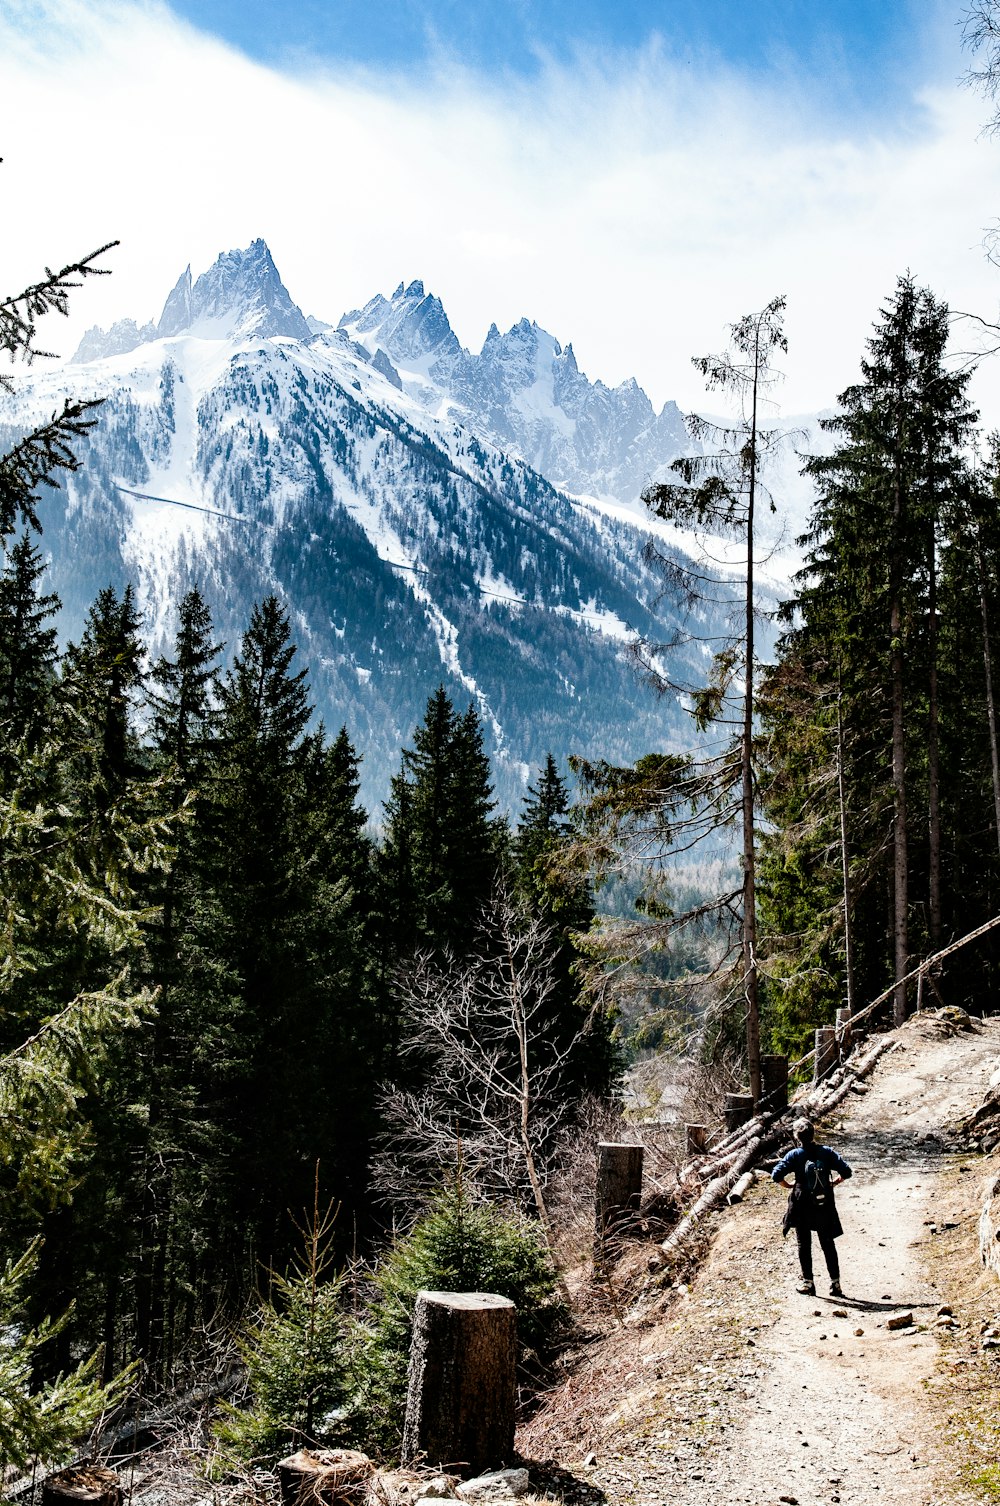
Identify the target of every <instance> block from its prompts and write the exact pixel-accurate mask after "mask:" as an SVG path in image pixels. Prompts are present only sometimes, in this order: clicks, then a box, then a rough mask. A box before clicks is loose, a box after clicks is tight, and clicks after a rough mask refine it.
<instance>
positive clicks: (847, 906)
mask: <svg viewBox="0 0 1000 1506" xmlns="http://www.w3.org/2000/svg"><path fill="white" fill-rule="evenodd" d="M843 700H844V698H843V686H842V684H841V674H840V669H839V667H838V670H837V804H838V806H839V808H840V867H841V873H842V875H843V891H844V973H845V982H846V985H847V1007H848V1009H849V1010H850V1011H851V1013H852V1014H853V1013H854V907H853V901H852V897H851V859H850V853H849V851H848V846H847V778H846V775H845V772H844V704H843Z"/></svg>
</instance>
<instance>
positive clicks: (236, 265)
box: [157, 240, 312, 340]
mask: <svg viewBox="0 0 1000 1506" xmlns="http://www.w3.org/2000/svg"><path fill="white" fill-rule="evenodd" d="M157 333H158V334H159V335H161V336H166V335H180V334H187V333H192V334H213V335H221V334H232V335H259V336H261V337H264V338H267V337H268V336H271V335H286V336H290V337H292V338H293V339H297V340H308V339H309V337H310V335H311V333H312V331H311V330H310V328H309V323H308V321H307V320H306V317H305V315H304V314H303V313H302V310H301V309H300V308H299V307H298V305H297V304H295V303H293V302H292V299H291V296H290V294H289V292H288V289H287V288H286V287H285V285H284V283H283V282H282V280H281V278H280V276H279V275H278V269H277V267H276V266H275V265H274V259H273V257H272V256H271V252H270V251H269V249H268V247H267V244H266V242H264V241H263V240H255V241H253V242H252V243H251V244H250V245H249V246H248V247H247V248H246V250H244V251H239V250H237V251H225V252H223V253H222V254H221V255H220V256H219V257H218V258H217V259H216V261H215V263H214V265H213V266H211V267H210V268H209V269H208V271H207V272H203V273H202V274H201V276H200V277H199V278H198V280H197V281H196V282H192V279H191V268H190V266H189V267H188V268H187V269H186V271H185V272H183V273H182V275H181V277H180V278H179V279H178V281H177V284H176V286H175V287H174V289H173V291H172V292H171V293H170V294H169V296H168V298H167V301H166V303H165V304H164V306H163V313H162V314H161V316H160V322H159V324H158V325H157Z"/></svg>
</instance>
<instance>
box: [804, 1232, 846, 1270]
mask: <svg viewBox="0 0 1000 1506" xmlns="http://www.w3.org/2000/svg"><path fill="white" fill-rule="evenodd" d="M812 1237H813V1231H812V1230H811V1229H796V1231H795V1238H796V1240H797V1241H798V1246H799V1265H800V1266H801V1267H802V1279H803V1281H811V1280H812V1279H813V1252H812ZM816 1237H817V1239H818V1240H819V1247H820V1249H821V1250H822V1251H823V1257H824V1259H825V1260H826V1268H827V1270H828V1271H829V1273H830V1280H831V1281H839V1280H840V1261H839V1260H838V1259H837V1242H836V1240H835V1239H834V1237H833V1235H832V1234H830V1233H829V1232H828V1231H827V1230H826V1229H819V1230H817V1231H816Z"/></svg>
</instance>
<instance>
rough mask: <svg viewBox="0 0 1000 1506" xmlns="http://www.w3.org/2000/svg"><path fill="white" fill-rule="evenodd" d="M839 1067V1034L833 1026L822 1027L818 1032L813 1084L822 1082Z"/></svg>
mask: <svg viewBox="0 0 1000 1506" xmlns="http://www.w3.org/2000/svg"><path fill="white" fill-rule="evenodd" d="M836 1065H837V1032H836V1031H835V1029H834V1027H833V1026H832V1025H821V1026H820V1027H819V1029H818V1030H817V1031H816V1059H815V1065H814V1068H813V1082H821V1081H822V1080H823V1078H824V1077H825V1076H826V1074H827V1073H828V1072H830V1071H832V1069H833V1068H834V1067H835V1066H836Z"/></svg>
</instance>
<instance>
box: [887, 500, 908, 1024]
mask: <svg viewBox="0 0 1000 1506" xmlns="http://www.w3.org/2000/svg"><path fill="white" fill-rule="evenodd" d="M902 525H903V485H902V478H901V477H900V476H899V475H898V474H897V477H896V488H895V501H894V504H893V540H892V558H891V560H890V564H889V572H890V594H891V603H890V607H889V645H890V647H889V661H890V671H891V678H892V793H893V816H894V819H893V831H892V854H893V863H892V877H893V885H892V936H893V963H894V969H893V970H894V976H895V979H896V988H895V992H894V994H893V1001H892V1013H893V1022H894V1023H895V1024H896V1025H902V1023H903V1021H904V1020H905V1019H906V1016H907V1004H906V984H905V982H903V981H902V980H903V979H904V978H905V977H906V974H907V971H908V968H909V959H910V939H909V903H910V895H909V876H910V859H909V849H908V846H907V831H906V720H905V714H906V706H905V700H904V690H905V687H904V680H903V669H904V663H903V603H902V599H901V591H900V583H899V576H900V559H899V555H900V551H901V548H902V544H901V539H900V535H901V532H902Z"/></svg>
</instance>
